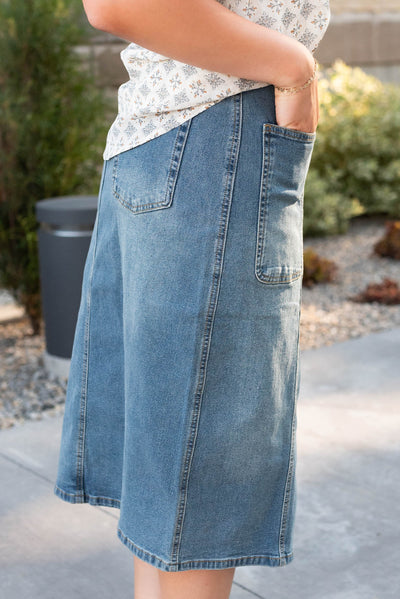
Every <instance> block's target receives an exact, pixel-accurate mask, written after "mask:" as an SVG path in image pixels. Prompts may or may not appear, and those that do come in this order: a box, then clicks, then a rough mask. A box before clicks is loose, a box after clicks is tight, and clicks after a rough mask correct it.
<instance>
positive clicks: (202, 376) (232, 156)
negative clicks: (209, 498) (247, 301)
mask: <svg viewBox="0 0 400 599" xmlns="http://www.w3.org/2000/svg"><path fill="white" fill-rule="evenodd" d="M232 98H233V99H232V104H233V127H232V129H233V131H232V142H231V147H230V150H229V154H228V162H227V169H226V174H225V177H226V182H225V189H224V194H223V200H222V209H221V216H220V222H219V231H218V236H217V244H216V249H215V259H214V268H213V274H212V284H211V289H210V295H209V300H208V310H207V316H206V319H205V326H204V332H203V336H202V345H201V352H200V356H201V357H200V367H199V372H198V383H197V390H196V393H195V398H194V405H193V408H192V417H191V425H190V427H189V431H190V433H189V440H188V442H187V446H186V452H185V458H184V461H183V466H182V472H181V483H180V498H179V500H178V505H177V516H176V521H175V532H174V536H173V540H172V546H171V560H172V563H178V561H179V559H178V556H179V551H180V545H181V538H182V531H183V522H184V518H185V513H186V503H187V490H188V481H189V477H190V468H191V463H192V459H193V455H194V450H195V443H196V438H197V432H198V426H199V420H200V414H201V402H202V398H203V392H204V387H205V380H206V371H207V363H208V356H209V351H210V345H211V337H212V329H213V325H214V318H215V312H216V308H217V303H218V295H219V289H220V282H221V276H222V268H223V261H224V254H225V246H226V235H227V229H228V226H227V225H228V222H229V214H230V208H231V203H232V194H233V185H234V181H235V174H236V168H237V160H238V149H239V146H240V124H241V113H242V94H241V93H240V94H236V95H235V96H232Z"/></svg>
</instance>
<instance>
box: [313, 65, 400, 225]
mask: <svg viewBox="0 0 400 599" xmlns="http://www.w3.org/2000/svg"><path fill="white" fill-rule="evenodd" d="M319 91H320V106H321V111H320V121H319V125H318V132H317V139H316V142H315V147H314V152H313V156H312V159H311V164H310V172H309V177H308V180H307V182H306V188H305V202H304V206H305V225H306V226H305V233H306V234H308V233H307V231H310V232H313V231H314V230H315V229H316V230H317V231H318V233H319V234H323V233H338V232H344V231H345V229H346V226H347V224H348V222H349V219H350V218H351V217H352V216H354V215H357V214H360V213H364V214H387V215H389V216H391V217H395V218H396V217H399V216H400V86H396V85H393V84H383V83H381V82H380V81H379V80H378V79H376V78H375V77H372V76H370V75H367V74H366V73H365V72H364V71H362V70H361V69H360V68H357V67H356V68H352V67H349V66H347V65H346V64H345V63H344V62H343V61H341V60H337V61H336V62H335V63H334V65H333V66H332V67H331V68H330V69H327V70H326V72H325V73H324V74H322V75H321V76H320V81H319ZM318 181H319V182H318ZM339 198H340V199H339ZM326 205H327V206H328V207H327V206H326ZM339 212H341V214H340V215H339V214H338V213H339ZM314 215H315V217H314ZM320 218H322V219H324V218H326V222H325V223H321V222H320V221H319V219H320ZM316 219H317V222H315V220H316Z"/></svg>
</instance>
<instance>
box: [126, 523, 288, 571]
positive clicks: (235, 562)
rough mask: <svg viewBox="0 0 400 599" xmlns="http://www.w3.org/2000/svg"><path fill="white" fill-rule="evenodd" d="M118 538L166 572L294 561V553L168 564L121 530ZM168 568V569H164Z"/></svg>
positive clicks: (275, 564) (141, 556)
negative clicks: (278, 555)
mask: <svg viewBox="0 0 400 599" xmlns="http://www.w3.org/2000/svg"><path fill="white" fill-rule="evenodd" d="M117 535H118V538H119V539H120V540H121V541H122V543H123V544H124V545H126V546H127V547H128V549H129V550H130V551H132V553H134V554H135V555H137V556H138V557H140V558H142V559H143V560H145V561H147V562H148V563H150V564H152V565H154V566H156V567H158V568H160V569H163V570H165V571H171V572H172V571H175V572H177V571H182V570H191V569H197V567H198V566H200V567H201V566H202V569H204V565H208V566H216V568H214V569H218V568H221V567H224V568H230V567H236V566H247V565H263V564H264V565H270V566H283V565H285V564H287V563H289V562H291V561H292V559H293V553H288V554H286V555H284V556H280V557H277V556H271V555H266V554H265V555H249V556H241V557H231V558H224V559H218V558H216V559H203V560H185V561H178V562H168V561H165V560H164V559H162V558H160V557H158V556H157V555H155V554H154V553H150V552H149V551H146V550H145V549H143V548H142V547H139V545H136V544H135V543H134V542H133V541H132V540H131V539H130V538H129V537H127V536H126V535H125V534H124V532H123V531H122V529H121V528H119V527H118V529H117ZM164 566H166V567H164ZM199 569H200V568H199Z"/></svg>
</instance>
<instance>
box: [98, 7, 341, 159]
mask: <svg viewBox="0 0 400 599" xmlns="http://www.w3.org/2000/svg"><path fill="white" fill-rule="evenodd" d="M218 2H220V4H223V5H224V6H226V7H227V8H229V10H232V11H233V12H235V13H237V14H240V15H242V16H244V17H246V18H248V19H249V20H250V21H253V22H255V23H258V24H260V25H264V26H265V27H269V28H270V29H275V30H277V31H280V32H281V33H285V34H287V35H290V36H292V37H294V38H296V39H298V41H299V42H301V43H303V44H304V45H305V46H306V47H307V48H308V49H309V50H310V51H311V52H314V51H315V50H316V48H317V46H318V44H319V42H320V41H321V39H322V37H323V36H324V34H325V31H326V29H327V27H328V23H329V19H330V8H329V0H311V1H309V0H218ZM121 59H122V62H123V63H124V65H125V68H126V70H127V71H128V74H129V81H128V82H127V83H124V84H122V85H121V86H120V88H119V90H118V115H117V117H116V119H115V121H114V122H113V124H112V125H111V128H110V130H109V132H108V135H107V143H106V148H105V150H104V154H103V158H104V160H108V159H109V158H112V157H113V156H116V155H117V154H119V153H121V152H124V151H125V150H129V149H131V148H134V147H135V146H138V145H140V144H142V143H144V142H146V141H148V140H150V139H153V138H154V137H157V136H159V135H162V134H163V133H166V132H167V131H169V130H170V129H173V128H174V127H176V126H178V125H179V124H181V123H183V122H184V121H186V120H188V119H189V118H191V117H193V116H195V115H196V114H199V113H200V112H202V111H203V110H206V109H207V108H210V106H213V104H216V103H217V102H220V101H221V100H223V99H224V98H226V97H227V96H232V95H234V94H237V93H239V92H242V91H245V90H250V89H257V88H260V87H265V86H267V85H269V84H268V83H266V82H263V81H252V80H251V79H243V78H238V77H234V76H233V75H228V74H222V73H217V72H214V71H208V70H205V69H201V68H198V67H194V66H191V65H188V64H185V63H182V62H179V61H177V60H172V59H170V58H168V57H166V56H163V55H162V54H158V53H156V52H152V51H151V50H147V49H146V48H142V47H141V46H139V45H137V44H134V43H132V44H129V46H128V47H127V48H125V49H124V50H122V52H121Z"/></svg>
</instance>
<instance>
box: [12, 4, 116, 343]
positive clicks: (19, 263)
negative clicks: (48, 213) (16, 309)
mask: <svg viewBox="0 0 400 599" xmlns="http://www.w3.org/2000/svg"><path fill="white" fill-rule="evenodd" d="M82 14H83V11H82V6H81V3H80V2H78V0H70V1H68V2H67V1H66V0H24V1H23V2H16V1H15V0H2V2H1V3H0V57H1V60H0V285H1V286H3V287H6V288H7V289H9V290H10V291H11V292H12V293H13V295H14V297H15V299H16V300H17V301H18V302H20V303H21V304H22V305H23V306H24V307H25V309H26V311H27V314H28V316H29V317H30V319H31V323H32V326H33V329H34V332H38V330H39V327H40V318H41V304H40V292H39V289H40V286H39V273H38V252H37V235H36V229H37V221H36V217H35V203H36V201H37V200H40V199H43V198H48V197H55V196H61V195H68V194H72V193H93V192H94V190H95V189H96V187H97V180H98V167H99V163H101V155H100V152H101V150H102V145H103V143H104V139H105V134H106V129H105V127H106V121H107V119H106V118H105V112H106V111H107V106H106V100H105V99H103V94H102V93H101V92H100V91H99V90H98V89H96V87H95V85H94V83H93V80H92V77H91V75H90V73H89V69H88V68H86V66H85V64H84V63H83V61H82V59H81V58H80V57H79V55H78V53H77V52H76V50H75V47H76V46H77V45H78V44H79V43H81V42H82V39H83V36H84V34H85V33H86V31H87V30H86V29H84V28H83V25H80V23H83V19H82Z"/></svg>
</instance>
